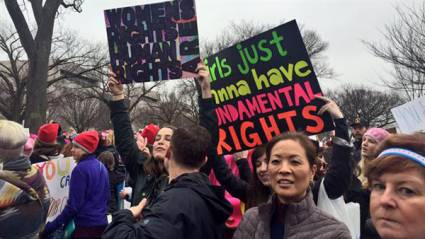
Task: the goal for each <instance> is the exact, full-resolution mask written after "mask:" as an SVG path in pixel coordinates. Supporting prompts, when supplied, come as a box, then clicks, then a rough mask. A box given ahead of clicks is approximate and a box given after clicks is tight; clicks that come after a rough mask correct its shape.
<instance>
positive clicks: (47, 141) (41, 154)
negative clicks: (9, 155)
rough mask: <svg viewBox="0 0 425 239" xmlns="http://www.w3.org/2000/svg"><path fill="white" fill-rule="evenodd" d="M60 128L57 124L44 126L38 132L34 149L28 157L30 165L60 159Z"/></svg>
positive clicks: (61, 156)
mask: <svg viewBox="0 0 425 239" xmlns="http://www.w3.org/2000/svg"><path fill="white" fill-rule="evenodd" d="M61 135H62V130H61V127H60V125H59V124H58V123H49V124H44V125H42V126H41V127H40V129H39V130H38V134H37V138H36V140H35V143H34V149H33V151H32V154H31V156H30V160H31V163H32V164H34V163H40V162H45V161H50V160H54V159H62V158H63V155H62V154H61V150H62V144H61V142H60V137H61Z"/></svg>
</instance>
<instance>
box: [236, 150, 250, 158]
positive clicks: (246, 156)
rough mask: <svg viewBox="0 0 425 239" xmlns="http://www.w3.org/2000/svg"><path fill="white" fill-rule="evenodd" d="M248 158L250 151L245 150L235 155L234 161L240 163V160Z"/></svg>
mask: <svg viewBox="0 0 425 239" xmlns="http://www.w3.org/2000/svg"><path fill="white" fill-rule="evenodd" d="M247 158H248V150H244V151H241V152H237V153H234V154H233V159H234V160H235V161H238V160H240V159H247Z"/></svg>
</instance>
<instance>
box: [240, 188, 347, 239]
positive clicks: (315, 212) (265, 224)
mask: <svg viewBox="0 0 425 239" xmlns="http://www.w3.org/2000/svg"><path fill="white" fill-rule="evenodd" d="M277 200H278V199H277V198H276V196H274V197H273V198H272V200H271V201H269V202H268V203H267V204H262V205H260V206H258V207H254V208H251V209H249V210H248V211H247V212H246V213H245V215H244V217H243V219H242V222H241V224H240V226H239V228H238V229H237V230H236V232H235V234H234V237H233V238H234V239H270V238H271V230H272V228H271V224H272V216H273V215H274V213H275V211H276V207H277V206H276V205H277ZM284 207H285V211H284V214H283V215H284V218H283V222H284V225H283V227H284V228H283V231H284V233H283V235H282V237H280V238H282V239H295V238H296V239H304V238H305V239H310V238H315V239H339V238H341V239H342V238H344V239H351V236H350V232H349V230H348V228H347V226H345V224H343V223H342V222H339V221H337V220H336V219H335V218H333V217H332V216H330V215H328V214H326V213H325V212H323V211H321V210H320V209H319V208H317V207H316V205H315V203H314V202H313V198H312V197H311V194H310V193H309V194H308V195H307V196H306V197H305V198H304V199H303V200H302V201H300V202H298V203H290V204H288V205H285V206H284Z"/></svg>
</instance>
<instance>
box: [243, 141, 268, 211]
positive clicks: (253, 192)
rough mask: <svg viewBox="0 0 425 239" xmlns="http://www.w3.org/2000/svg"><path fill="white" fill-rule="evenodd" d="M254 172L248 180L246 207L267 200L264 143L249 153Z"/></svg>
mask: <svg viewBox="0 0 425 239" xmlns="http://www.w3.org/2000/svg"><path fill="white" fill-rule="evenodd" d="M251 162H252V166H253V167H254V171H255V172H254V173H253V174H252V179H251V181H250V182H249V185H248V190H247V195H250V196H249V197H247V198H246V209H249V208H251V207H255V206H257V205H259V204H261V203H265V202H267V200H268V199H269V198H270V195H271V190H270V177H269V173H268V171H267V163H266V145H261V146H258V147H256V148H255V149H254V150H253V152H252V155H251Z"/></svg>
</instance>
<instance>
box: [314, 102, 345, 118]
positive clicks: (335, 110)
mask: <svg viewBox="0 0 425 239" xmlns="http://www.w3.org/2000/svg"><path fill="white" fill-rule="evenodd" d="M315 98H317V99H320V100H322V101H324V102H326V104H325V105H323V106H322V108H320V110H319V111H318V112H317V114H318V115H323V113H325V112H326V111H327V112H329V114H330V115H331V117H332V119H334V120H335V119H342V118H344V114H342V112H341V109H340V108H339V106H338V105H337V104H336V103H335V101H333V100H331V99H329V98H326V97H323V96H316V97H315Z"/></svg>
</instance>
